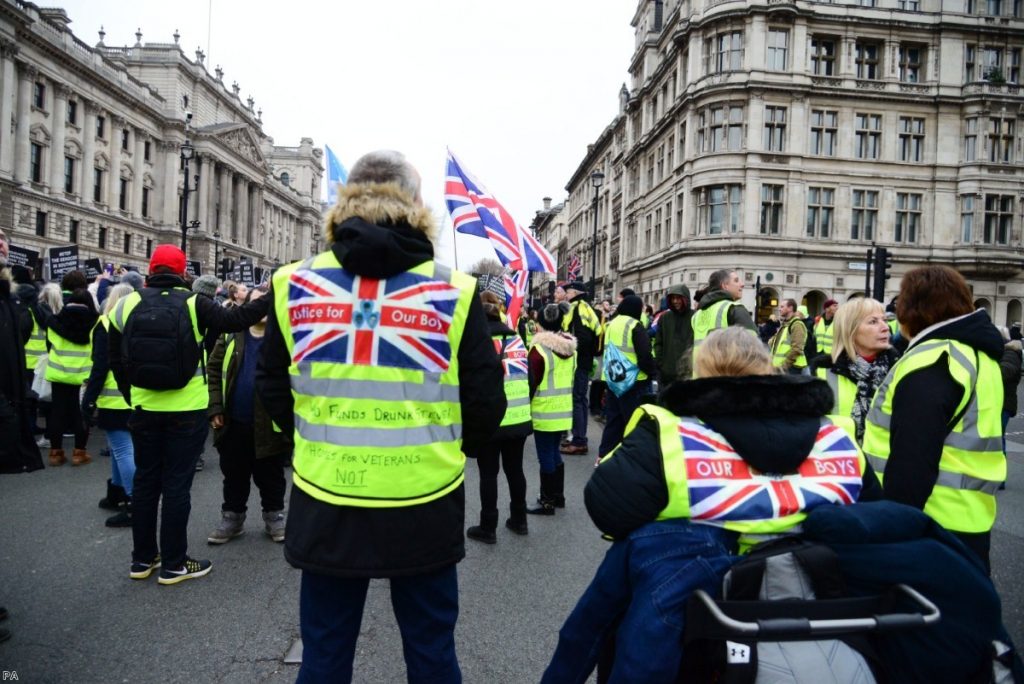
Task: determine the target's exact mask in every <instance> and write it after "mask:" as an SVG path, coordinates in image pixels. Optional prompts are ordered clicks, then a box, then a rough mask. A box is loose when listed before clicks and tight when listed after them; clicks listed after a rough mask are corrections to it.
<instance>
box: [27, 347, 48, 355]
mask: <svg viewBox="0 0 1024 684" xmlns="http://www.w3.org/2000/svg"><path fill="white" fill-rule="evenodd" d="M45 353H46V350H45V349H29V348H28V347H25V355H26V356H42V355H43V354H45Z"/></svg>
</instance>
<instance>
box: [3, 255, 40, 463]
mask: <svg viewBox="0 0 1024 684" xmlns="http://www.w3.org/2000/svg"><path fill="white" fill-rule="evenodd" d="M31 334H32V318H31V317H30V316H29V315H28V313H27V311H26V310H25V309H24V308H23V307H22V306H21V305H20V304H19V303H18V301H17V300H16V299H15V298H14V297H13V296H11V281H10V280H9V274H8V271H7V269H3V268H0V434H2V435H3V439H0V473H23V472H29V471H32V470H39V469H40V468H42V467H43V461H42V458H41V457H40V455H39V447H37V446H36V443H35V437H34V436H33V435H32V431H31V429H30V425H31V424H30V419H29V417H28V415H27V414H28V404H27V403H26V398H27V393H28V376H29V371H28V370H27V369H26V368H25V343H26V342H28V338H29V335H31Z"/></svg>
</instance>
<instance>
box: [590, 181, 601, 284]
mask: <svg viewBox="0 0 1024 684" xmlns="http://www.w3.org/2000/svg"><path fill="white" fill-rule="evenodd" d="M590 184H591V185H593V186H594V244H593V245H592V246H591V252H590V299H591V303H594V302H597V200H598V194H599V193H600V192H601V185H603V184H604V174H603V173H601V172H600V171H594V172H593V173H592V174H590Z"/></svg>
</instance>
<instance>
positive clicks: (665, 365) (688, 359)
mask: <svg viewBox="0 0 1024 684" xmlns="http://www.w3.org/2000/svg"><path fill="white" fill-rule="evenodd" d="M673 295H678V296H681V297H682V298H683V308H682V309H680V310H679V311H676V310H675V309H673V308H672V296H673ZM668 300H669V306H668V309H667V310H666V311H665V313H663V314H661V318H659V319H658V332H657V333H655V335H654V356H655V358H657V360H658V372H659V379H660V381H661V384H662V385H663V386H664V385H669V384H670V383H673V382H675V381H676V380H680V379H687V378H689V377H690V375H691V373H692V372H691V365H692V357H693V354H692V353H691V350H692V349H693V324H692V323H691V322H690V319H691V318H693V311H692V310H691V309H690V288H688V287H686V286H685V285H673V286H672V287H671V288H669V291H668Z"/></svg>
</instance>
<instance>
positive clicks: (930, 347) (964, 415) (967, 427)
mask: <svg viewBox="0 0 1024 684" xmlns="http://www.w3.org/2000/svg"><path fill="white" fill-rule="evenodd" d="M943 355H945V356H946V360H947V361H946V362H947V363H948V364H949V373H950V375H951V376H952V377H953V380H954V381H955V382H956V383H957V384H958V385H960V386H961V387H962V388H963V397H962V398H961V399H960V403H959V404H958V405H957V410H956V413H954V414H953V415H954V419H955V420H956V423H955V424H954V425H953V426H952V429H951V430H950V431H949V434H948V435H946V439H945V441H944V442H943V445H942V456H941V457H940V458H939V475H938V479H937V480H936V481H935V486H934V487H933V488H932V493H931V496H929V497H928V500H927V501H926V502H925V505H924V512H925V513H927V514H928V515H929V516H931V517H932V519H933V520H935V522H937V523H939V524H940V525H942V526H943V527H944V528H946V529H947V530H951V531H953V532H967V533H982V532H988V531H989V530H991V529H992V526H993V525H994V524H995V521H996V496H995V495H996V490H997V489H998V488H999V483H1000V482H1003V481H1004V480H1005V479H1006V455H1005V454H1004V453H1003V440H1002V435H1003V425H1002V410H1003V384H1002V376H1001V374H1000V372H999V363H998V362H997V361H996V360H995V359H992V358H990V357H989V356H988V355H986V354H979V353H977V352H975V350H974V349H972V348H971V347H969V346H967V345H966V344H963V343H962V342H956V341H954V340H943V339H934V340H926V341H924V342H922V343H920V344H917V345H913V346H911V347H910V348H909V349H908V350H907V353H906V354H904V355H903V357H902V358H901V359H900V360H899V361H897V362H896V365H895V366H893V367H892V369H891V370H890V371H889V375H888V376H886V378H885V381H884V382H883V383H882V385H881V386H880V387H879V388H878V391H877V392H876V393H875V398H874V401H872V403H871V410H870V411H869V412H868V416H867V420H866V421H865V426H864V453H865V454H867V457H868V460H869V461H870V462H871V465H872V467H874V469H875V472H876V473H878V479H879V480H880V481H882V482H883V483H884V480H885V466H886V464H887V463H888V461H889V458H890V457H891V458H897V459H898V458H899V454H894V455H891V454H890V451H889V449H890V444H889V436H890V433H889V430H890V427H891V425H892V402H893V397H894V396H896V388H897V387H898V386H899V384H900V382H901V381H902V380H903V379H904V378H905V377H907V376H908V375H909V374H910V373H913V372H914V371H918V370H921V369H923V368H927V367H929V366H932V365H934V364H936V363H939V362H941V360H942V357H943Z"/></svg>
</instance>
